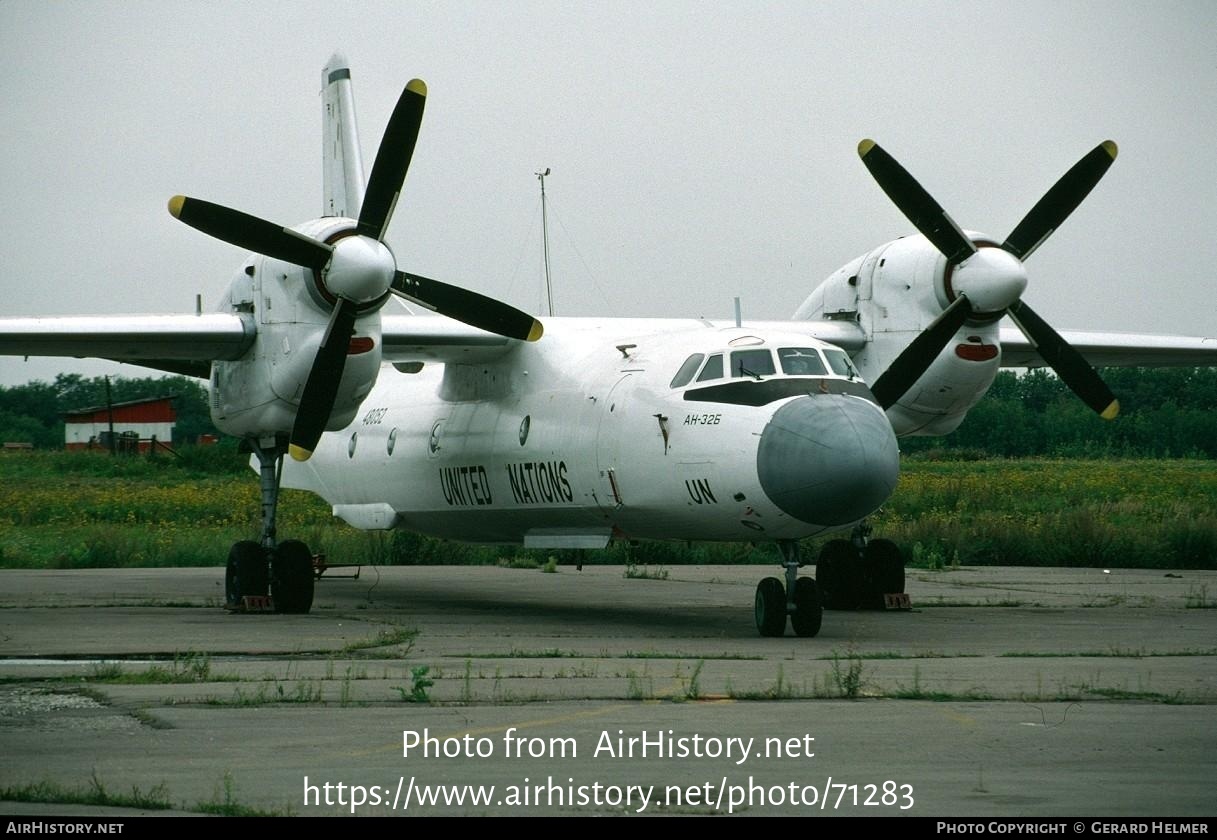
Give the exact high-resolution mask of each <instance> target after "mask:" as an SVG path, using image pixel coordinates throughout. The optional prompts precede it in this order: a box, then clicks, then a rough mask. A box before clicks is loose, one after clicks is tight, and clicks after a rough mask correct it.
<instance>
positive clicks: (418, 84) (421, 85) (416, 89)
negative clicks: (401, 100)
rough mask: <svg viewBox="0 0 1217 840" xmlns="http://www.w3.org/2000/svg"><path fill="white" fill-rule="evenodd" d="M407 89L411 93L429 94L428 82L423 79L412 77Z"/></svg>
mask: <svg viewBox="0 0 1217 840" xmlns="http://www.w3.org/2000/svg"><path fill="white" fill-rule="evenodd" d="M406 90H408V91H410V93H417V94H418V95H419V96H426V95H427V83H426V82H424V81H423V80H422V79H411V80H410V82H409V83H408V84H407V85H406Z"/></svg>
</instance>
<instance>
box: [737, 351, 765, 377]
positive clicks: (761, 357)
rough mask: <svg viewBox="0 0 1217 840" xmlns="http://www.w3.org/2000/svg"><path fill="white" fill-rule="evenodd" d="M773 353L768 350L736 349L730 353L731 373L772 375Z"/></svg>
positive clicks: (739, 374) (738, 374)
mask: <svg viewBox="0 0 1217 840" xmlns="http://www.w3.org/2000/svg"><path fill="white" fill-rule="evenodd" d="M774 373H776V371H775V370H774V367H773V354H772V353H770V352H769V351H768V350H736V351H734V352H733V353H732V354H731V375H732V376H735V377H739V376H772V375H773V374H774Z"/></svg>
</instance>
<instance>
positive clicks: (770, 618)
mask: <svg viewBox="0 0 1217 840" xmlns="http://www.w3.org/2000/svg"><path fill="white" fill-rule="evenodd" d="M778 548H779V549H780V550H781V552H782V566H783V567H784V568H785V569H786V584H785V586H783V585H782V582H781V581H780V580H778V579H777V578H774V577H768V578H765V579H764V580H762V581H761V582H760V583H759V584H757V587H756V629H757V630H759V631H760V634H761V635H762V636H781V635H784V634H785V632H786V617H787V616H789V617H790V626H791V628H792V629H793V630H794V632H795V635H796V636H814V635H815V634H817V633H819V632H820V621H821V619H822V618H823V616H824V609H823V606H822V605H821V603H820V587H819V586H817V585H816V582H815V580H814V579H812V578H809V577H802V578H801V577H799V576H798V575H799V567H800V566H802V565H803V561H802V559H801V557H800V552H799V543H798V540H778Z"/></svg>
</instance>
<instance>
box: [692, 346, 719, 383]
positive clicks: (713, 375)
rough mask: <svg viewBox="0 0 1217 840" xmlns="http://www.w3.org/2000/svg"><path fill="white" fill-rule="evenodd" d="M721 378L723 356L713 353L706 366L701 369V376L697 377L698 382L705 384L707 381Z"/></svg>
mask: <svg viewBox="0 0 1217 840" xmlns="http://www.w3.org/2000/svg"><path fill="white" fill-rule="evenodd" d="M722 378H723V354H722V353H715V354H714V355H713V356H711V357H710V358H709V359H707V360H706V366H705V367H704V368H702V369H701V376H699V377H697V381H698V382H705V381H706V380H707V379H722Z"/></svg>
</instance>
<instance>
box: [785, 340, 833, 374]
mask: <svg viewBox="0 0 1217 840" xmlns="http://www.w3.org/2000/svg"><path fill="white" fill-rule="evenodd" d="M778 361H779V362H781V363H782V373H785V374H787V375H789V376H823V375H824V374H826V373H828V370H827V369H826V368H825V367H824V360H823V359H821V358H820V354H819V353H817V352H816V351H815V349H814V348H812V347H783V348H782V349H780V350H778Z"/></svg>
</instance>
